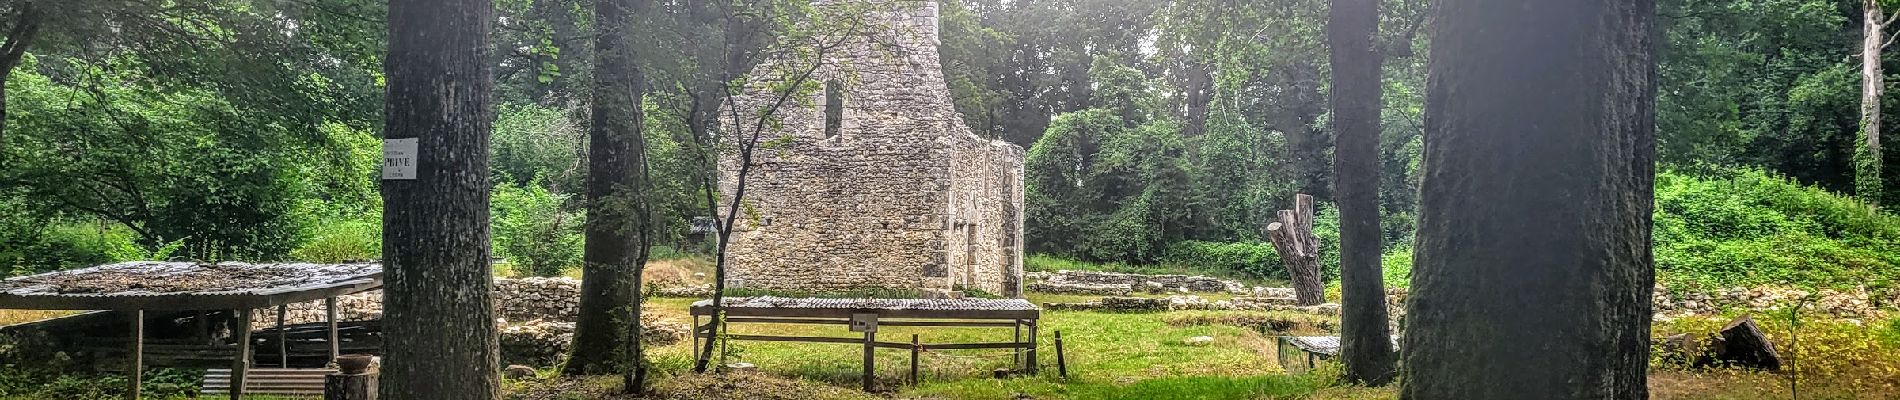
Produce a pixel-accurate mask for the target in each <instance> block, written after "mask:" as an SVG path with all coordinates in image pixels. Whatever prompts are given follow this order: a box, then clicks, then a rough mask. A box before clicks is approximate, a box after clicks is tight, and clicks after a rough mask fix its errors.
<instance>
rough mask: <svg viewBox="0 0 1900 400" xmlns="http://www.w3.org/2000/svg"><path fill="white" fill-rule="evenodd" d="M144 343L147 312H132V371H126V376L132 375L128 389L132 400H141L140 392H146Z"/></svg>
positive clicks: (127, 394)
mask: <svg viewBox="0 0 1900 400" xmlns="http://www.w3.org/2000/svg"><path fill="white" fill-rule="evenodd" d="M144 343H145V312H144V311H133V312H132V349H131V351H132V369H131V370H130V371H126V374H127V375H130V376H131V378H132V379H131V382H130V385H131V387H130V388H128V391H127V393H126V397H127V398H130V399H132V400H139V397H140V394H141V393H140V392H142V391H143V390H144V385H145V359H144V357H145V349H144V348H143V347H141V346H143V345H144Z"/></svg>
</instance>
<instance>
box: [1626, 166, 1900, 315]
mask: <svg viewBox="0 0 1900 400" xmlns="http://www.w3.org/2000/svg"><path fill="white" fill-rule="evenodd" d="M1725 175H1726V176H1723V177H1699V176H1692V175H1686V174H1681V173H1674V172H1664V173H1661V174H1659V175H1658V176H1657V178H1656V214H1655V224H1656V225H1655V232H1654V236H1653V238H1654V240H1655V247H1656V248H1655V254H1656V269H1657V273H1658V275H1659V280H1661V281H1663V282H1665V283H1666V284H1670V285H1675V286H1691V287H1701V288H1704V289H1712V288H1717V287H1731V286H1759V285H1797V286H1816V287H1839V288H1847V287H1853V286H1860V285H1866V286H1869V287H1872V288H1875V289H1880V288H1890V287H1892V286H1893V284H1894V279H1896V275H1897V274H1895V273H1894V272H1893V271H1896V268H1900V217H1896V216H1894V215H1891V214H1883V213H1880V212H1879V211H1876V210H1875V209H1874V208H1873V207H1871V206H1868V205H1867V204H1865V203H1861V202H1860V201H1858V200H1855V199H1853V198H1850V197H1847V196H1842V195H1838V194H1834V193H1830V192H1828V191H1826V190H1822V189H1819V188H1813V187H1807V186H1802V185H1800V184H1798V183H1795V182H1793V181H1791V180H1789V179H1787V178H1783V177H1780V176H1775V175H1771V174H1768V173H1764V172H1761V171H1756V170H1741V171H1734V172H1731V173H1726V174H1725Z"/></svg>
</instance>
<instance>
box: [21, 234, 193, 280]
mask: <svg viewBox="0 0 1900 400" xmlns="http://www.w3.org/2000/svg"><path fill="white" fill-rule="evenodd" d="M7 231H8V232H10V233H7V234H4V236H0V244H3V245H4V246H0V276H18V275H31V274H36V273H41V272H49V271H58V270H65V269H73V268H83V267H90V266H94V265H99V264H106V263H112V262H117V261H130V260H141V259H164V258H166V257H169V256H170V255H171V253H173V252H175V251H176V250H177V249H178V246H179V245H180V244H181V243H179V242H174V243H171V244H169V245H167V246H161V247H160V248H158V249H155V250H147V249H145V248H144V247H142V246H140V245H139V244H138V243H137V237H138V236H137V235H136V234H134V233H132V231H131V230H130V229H127V228H125V227H124V226H120V225H117V224H75V223H56V224H53V225H49V226H34V227H13V228H11V229H7Z"/></svg>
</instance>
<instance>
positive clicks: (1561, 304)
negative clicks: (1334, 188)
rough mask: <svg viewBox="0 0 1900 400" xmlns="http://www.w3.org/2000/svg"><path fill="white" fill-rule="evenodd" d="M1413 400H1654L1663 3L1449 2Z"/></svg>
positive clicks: (1436, 85) (1411, 379)
mask: <svg viewBox="0 0 1900 400" xmlns="http://www.w3.org/2000/svg"><path fill="white" fill-rule="evenodd" d="M1438 6H1439V9H1438V20H1437V23H1436V26H1435V27H1434V28H1433V29H1434V31H1435V32H1434V37H1433V40H1432V46H1431V58H1430V60H1431V65H1430V82H1429V84H1428V88H1427V95H1426V115H1425V118H1426V132H1427V133H1426V135H1425V167H1424V171H1425V172H1424V181H1423V183H1422V185H1423V187H1422V188H1421V189H1420V192H1421V193H1420V196H1421V204H1420V210H1419V233H1418V247H1417V254H1416V257H1415V260H1416V263H1415V266H1414V269H1413V274H1412V293H1411V297H1410V299H1409V300H1408V302H1407V303H1406V310H1407V313H1406V325H1405V339H1404V340H1405V343H1404V346H1402V348H1403V350H1404V352H1403V358H1404V360H1403V363H1404V365H1403V367H1402V368H1400V371H1401V374H1402V375H1403V376H1402V379H1401V382H1402V384H1403V385H1404V388H1403V389H1402V390H1401V398H1405V399H1478V400H1482V399H1643V398H1648V389H1647V388H1646V387H1645V383H1646V376H1645V374H1646V372H1647V368H1648V361H1649V357H1648V355H1649V323H1650V315H1651V311H1652V310H1651V308H1650V294H1651V285H1653V284H1654V279H1655V275H1654V270H1653V268H1652V267H1653V259H1652V255H1651V249H1650V240H1649V239H1650V229H1651V220H1650V218H1651V214H1650V213H1651V210H1652V209H1653V208H1654V204H1653V203H1654V200H1653V197H1652V195H1653V185H1654V180H1655V147H1656V143H1655V98H1656V83H1655V76H1656V64H1655V59H1654V58H1653V56H1652V53H1651V52H1652V45H1653V42H1652V40H1653V38H1654V37H1655V36H1653V32H1652V27H1653V22H1652V21H1653V19H1654V17H1655V3H1654V2H1653V1H1651V0H1634V1H1597V0H1442V1H1440V2H1439V3H1438Z"/></svg>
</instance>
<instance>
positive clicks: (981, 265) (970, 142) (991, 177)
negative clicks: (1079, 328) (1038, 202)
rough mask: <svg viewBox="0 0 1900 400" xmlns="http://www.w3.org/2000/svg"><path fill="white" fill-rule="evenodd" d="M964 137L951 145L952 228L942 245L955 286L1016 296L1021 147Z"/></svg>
mask: <svg viewBox="0 0 1900 400" xmlns="http://www.w3.org/2000/svg"><path fill="white" fill-rule="evenodd" d="M962 133H964V134H965V135H967V136H964V137H961V138H959V140H956V141H955V144H954V145H953V146H952V154H953V155H952V159H951V163H950V169H951V172H950V175H951V179H952V180H951V184H950V195H949V197H950V202H949V204H948V206H949V212H950V216H951V229H950V234H949V235H948V241H947V242H948V243H947V244H948V247H947V248H946V250H947V252H946V253H947V254H948V255H949V257H948V259H949V261H950V266H951V267H950V270H951V271H952V273H951V275H952V277H951V282H952V284H953V285H956V286H963V287H969V288H976V289H982V290H983V291H986V292H989V293H991V294H997V295H1003V296H1012V297H1013V296H1019V295H1020V294H1021V288H1022V286H1021V285H1022V281H1021V277H1022V256H1023V255H1022V251H1021V248H1022V236H1023V230H1022V210H1023V197H1022V176H1023V150H1022V148H1021V147H1017V146H1015V145H1012V144H1009V143H1007V142H1003V141H1000V140H984V139H980V138H977V137H976V136H975V135H974V134H970V133H969V131H968V130H967V129H965V130H963V131H962Z"/></svg>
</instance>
